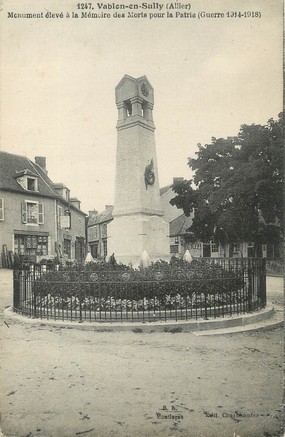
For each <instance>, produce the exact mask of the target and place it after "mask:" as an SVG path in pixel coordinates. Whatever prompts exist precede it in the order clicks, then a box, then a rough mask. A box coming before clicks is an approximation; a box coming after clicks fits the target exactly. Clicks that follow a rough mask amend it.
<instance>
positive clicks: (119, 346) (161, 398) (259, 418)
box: [0, 271, 283, 437]
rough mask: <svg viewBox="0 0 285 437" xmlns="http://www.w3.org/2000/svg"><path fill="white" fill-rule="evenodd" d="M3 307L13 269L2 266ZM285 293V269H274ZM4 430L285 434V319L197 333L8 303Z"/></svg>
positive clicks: (223, 436) (272, 283) (274, 286)
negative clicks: (107, 323)
mask: <svg viewBox="0 0 285 437" xmlns="http://www.w3.org/2000/svg"><path fill="white" fill-rule="evenodd" d="M0 284H1V288H0V290H1V310H3V308H5V307H6V306H9V305H10V304H11V272H9V271H0ZM267 288H268V292H269V299H270V300H271V301H273V303H274V301H275V304H279V305H280V304H282V302H283V294H282V289H283V280H282V278H268V280H267ZM0 326H1V350H0V355H1V356H0V359H1V398H0V399H1V429H2V433H3V435H4V436H17V437H20V436H21V437H22V436H23V437H34V436H41V437H43V436H46V437H70V436H81V435H82V436H87V437H95V436H96V437H101V436H107V437H109V436H119V437H120V436H123V437H128V436H130V437H135V436H138V437H146V436H150V437H152V436H153V437H155V436H161V437H167V436H176V435H177V436H183V437H184V436H193V437H208V436H209V437H233V436H234V435H235V436H236V437H237V436H240V437H273V436H276V437H277V436H278V437H279V436H281V435H282V433H281V423H282V419H281V403H282V364H283V353H282V345H283V329H281V328H279V329H274V330H270V331H266V332H250V333H239V334H234V335H225V336H222V337H218V338H217V337H202V338H201V337H200V338H199V337H196V336H195V335H193V334H191V333H176V334H172V333H157V332H153V333H151V334H142V333H135V332H117V333H116V332H93V331H88V332H86V331H81V330H76V329H63V328H56V327H48V326H45V325H44V322H43V321H42V322H39V323H38V324H33V325H32V324H28V323H25V322H22V321H20V322H19V321H16V320H15V319H9V318H6V316H5V317H4V315H3V312H2V311H1V318H0Z"/></svg>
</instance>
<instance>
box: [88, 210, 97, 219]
mask: <svg viewBox="0 0 285 437" xmlns="http://www.w3.org/2000/svg"><path fill="white" fill-rule="evenodd" d="M97 214H98V211H96V209H93V210H92V211H88V215H89V217H95V216H96V215H97Z"/></svg>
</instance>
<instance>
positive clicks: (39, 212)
mask: <svg viewBox="0 0 285 437" xmlns="http://www.w3.org/2000/svg"><path fill="white" fill-rule="evenodd" d="M22 222H23V223H27V224H39V225H40V224H43V223H44V205H43V204H42V203H40V202H33V201H28V200H25V201H24V202H22Z"/></svg>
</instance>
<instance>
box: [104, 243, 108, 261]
mask: <svg viewBox="0 0 285 437" xmlns="http://www.w3.org/2000/svg"><path fill="white" fill-rule="evenodd" d="M103 250H104V258H105V257H106V256H107V253H108V251H107V240H103Z"/></svg>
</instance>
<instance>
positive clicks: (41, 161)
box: [35, 156, 47, 174]
mask: <svg viewBox="0 0 285 437" xmlns="http://www.w3.org/2000/svg"><path fill="white" fill-rule="evenodd" d="M46 161H47V159H46V157H45V156H36V157H35V163H36V164H37V165H39V166H40V167H41V169H42V170H43V171H44V172H45V173H46V174H47V167H46Z"/></svg>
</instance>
